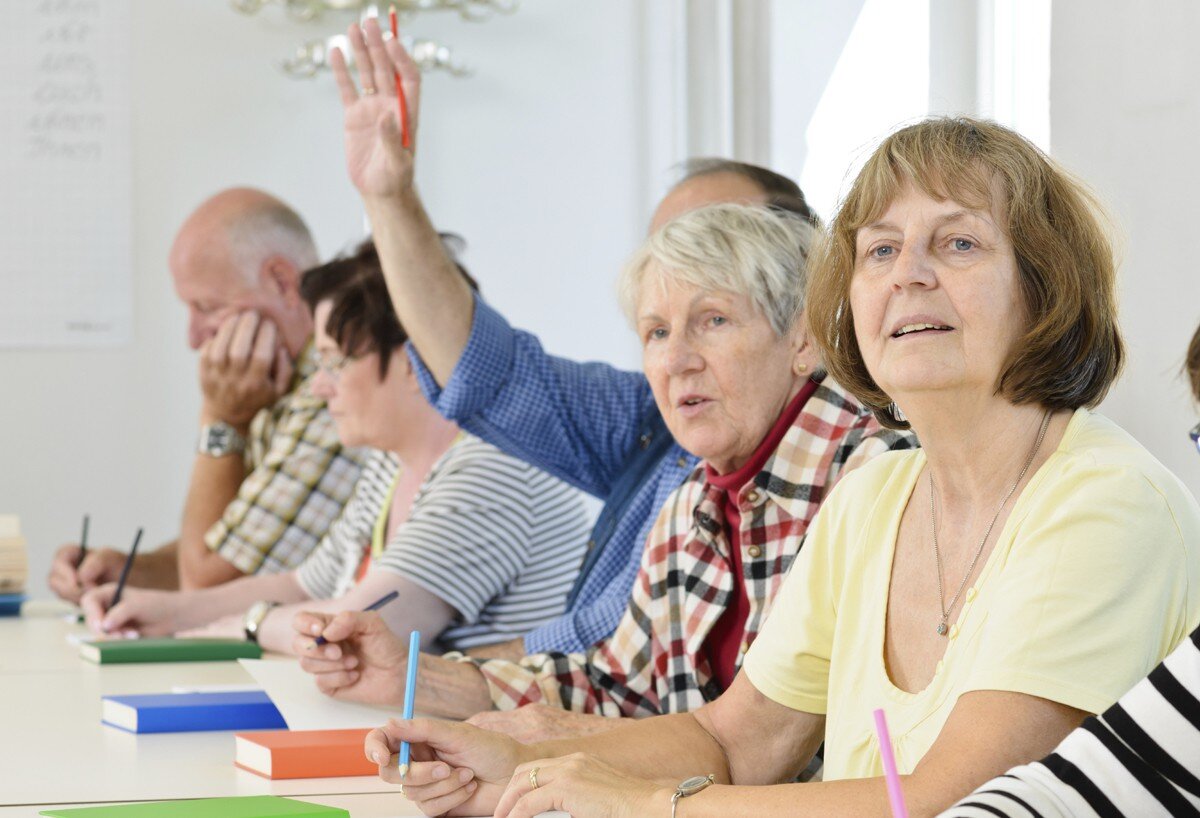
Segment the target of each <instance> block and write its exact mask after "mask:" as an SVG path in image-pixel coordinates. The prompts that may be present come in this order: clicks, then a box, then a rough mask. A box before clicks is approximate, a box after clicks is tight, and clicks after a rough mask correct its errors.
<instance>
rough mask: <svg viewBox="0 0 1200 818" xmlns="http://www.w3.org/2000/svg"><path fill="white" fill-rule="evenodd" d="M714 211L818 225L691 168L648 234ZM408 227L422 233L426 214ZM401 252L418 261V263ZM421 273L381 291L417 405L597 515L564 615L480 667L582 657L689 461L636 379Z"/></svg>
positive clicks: (451, 282) (551, 718)
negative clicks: (756, 208)
mask: <svg viewBox="0 0 1200 818" xmlns="http://www.w3.org/2000/svg"><path fill="white" fill-rule="evenodd" d="M410 104H413V107H414V108H415V104H414V103H412V101H411V100H410ZM725 202H735V203H745V204H762V205H767V206H771V207H775V208H778V209H781V210H786V211H789V212H792V213H795V214H797V215H799V216H801V217H802V218H804V219H807V220H809V221H810V222H812V223H814V224H815V223H816V219H815V217H814V215H813V213H812V212H811V211H810V209H809V207H808V205H807V203H806V202H805V199H804V194H803V193H802V191H801V190H800V187H799V186H798V185H797V184H796V183H795V182H793V181H792V180H791V179H788V178H787V177H785V176H782V175H780V174H777V173H774V172H772V171H769V170H766V169H764V168H760V167H756V166H754V165H748V164H744V163H740V162H733V161H728V160H722V159H693V160H692V161H690V162H688V163H686V165H685V168H684V175H683V178H682V180H681V181H680V182H678V183H677V184H676V185H675V187H674V188H672V189H671V190H670V191H669V192H668V194H667V195H666V197H665V198H664V199H663V200H662V202H661V203H660V204H659V206H658V208H657V209H656V211H655V213H654V216H653V218H652V220H651V223H650V227H649V230H650V232H651V233H653V232H655V231H656V230H657V229H658V228H659V227H661V226H662V225H664V224H666V223H667V222H668V221H670V220H672V219H674V218H675V217H676V216H678V215H680V214H682V213H684V212H686V211H689V210H693V209H695V208H699V207H703V206H705V205H710V204H717V203H725ZM406 218H411V216H407V215H406ZM416 218H417V219H418V221H419V220H423V219H424V218H425V216H424V213H423V212H422V213H420V215H419V216H417V217H416ZM431 229H432V228H431ZM403 252H404V254H405V255H406V256H408V257H413V258H417V257H421V253H422V250H420V249H419V248H415V247H414V248H404V251H403ZM422 266H427V269H416V268H415V266H414V268H413V269H411V270H405V271H404V273H405V274H404V275H403V276H393V277H392V278H391V279H389V282H388V286H389V289H390V290H391V293H392V300H393V302H394V303H395V304H396V305H397V311H398V313H399V314H400V315H401V316H402V319H401V320H402V321H403V322H404V324H405V326H406V327H409V328H410V338H411V341H412V343H411V345H410V349H411V350H413V352H412V353H410V354H412V358H413V362H414V364H415V365H416V368H417V371H418V374H419V376H420V379H421V385H422V388H423V389H424V391H425V394H426V397H428V398H429V400H430V401H431V402H432V403H433V404H434V406H436V407H437V409H438V410H439V411H440V412H441V413H442V414H443V415H445V416H446V417H447V418H449V419H450V420H453V421H454V422H455V423H457V424H458V425H459V426H461V427H462V428H463V429H465V430H467V431H469V432H470V433H471V434H474V435H476V436H478V437H480V438H481V439H483V440H485V441H487V442H489V443H491V444H493V445H495V446H497V447H498V448H499V449H501V450H502V451H505V452H507V453H509V454H512V455H515V456H517V457H520V458H521V459H523V460H525V461H527V462H529V463H531V464H532V465H535V466H537V467H538V468H540V469H542V470H544V471H546V472H548V473H550V474H552V475H554V476H556V477H559V478H561V479H563V480H565V481H567V482H568V483H570V484H572V485H574V486H577V487H579V488H580V489H582V490H584V491H586V492H588V493H589V494H592V495H593V496H595V497H598V498H600V499H601V500H603V501H604V503H605V505H604V508H603V510H602V511H601V513H600V515H599V517H598V519H597V522H596V525H595V527H594V529H593V530H592V533H591V535H590V537H589V542H588V547H589V548H588V554H587V556H586V557H585V560H584V564H583V567H582V570H581V572H580V576H579V578H578V580H577V581H576V583H575V586H574V588H573V589H572V591H571V594H570V596H569V597H568V607H567V610H566V612H565V613H564V614H563V616H561V617H560V618H558V619H556V620H553V621H551V622H549V623H548V624H546V625H543V626H542V627H540V628H538V629H536V630H534V631H531V632H530V633H528V634H526V635H525V637H524V639H519V640H514V641H513V642H511V643H507V644H505V645H502V646H497V647H495V648H492V649H489V651H488V655H491V656H495V657H498V658H512V659H517V658H520V657H521V656H523V655H525V654H535V653H543V652H547V651H562V652H580V651H584V650H586V649H587V648H588V647H590V646H591V645H593V644H595V643H596V642H598V641H600V640H602V639H604V638H606V637H608V636H609V635H611V634H612V632H613V631H614V629H615V628H616V626H617V623H618V622H619V620H620V618H621V615H622V614H623V613H624V612H625V609H626V606H627V605H628V603H629V597H630V590H631V588H632V586H633V582H634V578H635V577H636V576H637V572H638V566H639V564H640V562H641V556H642V546H643V544H644V543H645V542H646V537H647V534H648V533H649V531H650V528H651V526H652V524H653V523H654V520H655V518H656V517H657V515H658V512H659V510H660V509H661V508H662V507H663V504H664V503H665V501H666V499H667V497H668V496H669V495H670V494H671V492H672V491H674V490H675V489H676V488H678V487H679V485H680V484H681V483H682V482H683V480H684V478H685V477H687V475H688V474H689V473H690V472H691V471H692V470H693V469H694V468H695V466H696V463H697V459H696V458H695V457H694V456H693V455H691V454H689V453H688V452H686V451H684V450H683V449H682V448H681V447H680V446H679V445H678V444H676V443H675V441H674V440H673V439H672V438H671V435H670V433H669V432H668V431H667V429H666V426H665V424H664V423H663V420H662V418H661V416H660V414H659V411H658V409H657V407H656V406H655V402H654V397H653V395H652V394H651V391H650V386H649V384H648V383H647V381H646V378H645V376H644V375H643V374H642V373H641V372H632V371H624V370H619V369H615V368H613V367H609V366H605V365H602V364H595V363H590V364H581V363H577V362H575V361H568V360H564V359H562V358H556V357H554V356H552V355H550V354H548V353H547V352H546V351H545V350H544V349H543V348H542V346H541V344H540V343H539V341H538V339H537V338H536V337H535V336H533V335H531V334H529V333H527V332H522V331H519V330H516V329H514V328H513V327H512V326H510V325H509V324H508V322H507V321H505V319H504V318H503V317H502V316H501V315H500V314H499V313H497V312H496V311H495V310H494V309H492V308H491V307H490V306H489V305H488V304H486V303H485V302H483V301H481V300H478V299H475V298H474V297H473V296H472V294H471V292H470V291H469V290H466V289H460V288H459V287H458V285H457V282H456V280H455V279H454V276H453V275H448V274H447V269H448V270H449V272H450V273H453V269H452V268H447V269H443V265H439V264H437V263H433V264H429V265H422ZM472 722H473V723H476V724H479V725H480V726H485V727H488V728H490V729H496V730H500V731H503V732H505V733H509V734H510V735H512V736H514V737H515V738H519V739H521V740H541V739H546V738H553V737H556V736H560V735H580V733H581V732H590V731H593V730H603V729H607V728H608V727H609V726H611V724H610V722H611V720H610V719H606V718H602V717H598V716H589V715H583V714H579V713H573V712H570V711H567V710H563V709H560V708H554V707H548V706H545V705H527V706H525V707H522V708H519V709H517V710H507V711H488V712H485V713H480V714H478V715H477V716H475V717H473V718H472Z"/></svg>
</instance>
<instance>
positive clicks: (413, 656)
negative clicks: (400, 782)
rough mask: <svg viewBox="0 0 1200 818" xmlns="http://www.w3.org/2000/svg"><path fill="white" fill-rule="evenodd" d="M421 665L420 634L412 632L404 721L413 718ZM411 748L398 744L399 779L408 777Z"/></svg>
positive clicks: (406, 678) (403, 743)
mask: <svg viewBox="0 0 1200 818" xmlns="http://www.w3.org/2000/svg"><path fill="white" fill-rule="evenodd" d="M419 664H421V632H420V631H413V632H412V634H411V635H410V636H409V637H408V674H407V675H406V676H405V677H404V720H405V721H408V720H409V719H411V718H412V717H413V699H415V698H416V696H417V693H416V691H417V665H419ZM411 753H412V747H411V746H410V745H409V743H408V742H407V741H402V742H400V777H401V778H404V776H406V775H408V757H409V755H410V754H411Z"/></svg>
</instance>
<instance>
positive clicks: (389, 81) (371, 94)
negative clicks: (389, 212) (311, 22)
mask: <svg viewBox="0 0 1200 818" xmlns="http://www.w3.org/2000/svg"><path fill="white" fill-rule="evenodd" d="M348 36H349V39H350V48H351V50H352V51H353V53H354V63H355V66H356V68H357V73H358V79H359V83H360V84H361V86H362V91H361V92H360V91H359V88H358V86H357V85H356V84H355V82H354V80H353V79H352V78H351V76H350V70H349V68H348V67H347V65H346V58H345V55H344V54H342V52H341V50H340V49H334V50H333V51H332V52H331V53H330V58H329V62H330V65H331V67H332V68H333V76H334V79H335V80H336V82H337V86H338V91H339V92H340V94H341V98H342V108H343V109H344V111H345V140H346V169H347V170H348V171H349V173H350V181H352V182H353V183H354V186H355V187H357V188H358V190H359V193H361V194H362V196H363V198H364V199H376V198H381V199H386V198H392V197H400V196H403V195H405V194H407V193H409V192H411V190H412V184H413V149H414V146H415V143H416V134H417V111H418V108H419V102H420V97H421V72H420V70H419V69H418V68H417V65H416V63H414V62H413V61H412V58H411V57H410V56H409V55H408V52H407V51H405V50H404V46H402V45H401V44H400V42H399V41H398V40H397V39H396V38H392V39H390V40H388V41H387V42H384V40H383V32H382V31H381V30H380V28H379V22H378V21H377V20H376V19H375V18H370V19H368V20H367V21H366V22H365V23H363V24H362V26H361V27H360V26H359V25H358V24H357V23H355V24H352V25H351V26H350V30H349V32H348ZM396 73H399V74H400V80H401V83H402V84H403V87H404V96H405V98H406V101H407V111H408V128H409V135H410V137H411V139H410V144H409V146H408V147H407V148H406V147H405V146H404V145H403V141H402V134H401V126H400V121H399V120H400V109H399V104H400V103H399V100H398V99H397V96H396V80H395V75H396Z"/></svg>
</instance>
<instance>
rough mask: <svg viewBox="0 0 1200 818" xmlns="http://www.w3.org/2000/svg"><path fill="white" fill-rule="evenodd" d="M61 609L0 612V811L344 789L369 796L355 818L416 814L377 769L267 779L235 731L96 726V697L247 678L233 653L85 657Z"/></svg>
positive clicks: (237, 681)
mask: <svg viewBox="0 0 1200 818" xmlns="http://www.w3.org/2000/svg"><path fill="white" fill-rule="evenodd" d="M68 611H69V609H68V608H66V607H65V606H59V605H57V604H47V603H38V604H33V605H27V606H26V611H25V614H24V615H23V616H21V617H13V618H0V646H3V649H2V650H0V702H3V705H4V707H3V711H2V713H3V714H2V715H0V815H3V816H5V817H6V818H7V816H9V815H36V814H37V812H38V810H40V809H46V808H47V805H51V804H60V805H70V804H87V803H100V802H113V801H149V800H160V799H175V798H200V797H215V796H229V795H268V794H269V795H289V796H297V797H303V796H308V795H318V796H322V797H329V796H331V795H345V794H353V793H376V794H377V795H376V796H375V798H376V800H377V801H378V803H376V801H372V800H371V799H370V798H364V799H361V800H358V801H354V802H353V803H354V804H355V812H354V814H355V815H360V814H361V815H363V816H368V815H369V816H376V815H378V816H382V815H417V814H418V813H417V812H416V811H415V810H414V809H413V808H412V807H411V806H410V805H409V803H408V801H407V800H405V799H404V797H403V796H401V795H400V794H399V793H398V792H396V790H395V788H393V787H391V786H390V785H388V784H386V783H384V782H382V781H380V780H379V779H378V778H377V777H375V776H360V777H353V778H318V779H294V780H286V781H271V780H268V779H266V778H262V777H260V776H257V775H254V774H253V773H249V772H246V771H245V770H241V769H238V768H237V767H234V766H233V748H234V742H233V735H234V734H233V732H204V733H163V734H151V735H135V734H132V733H126V732H124V731H122V730H118V729H116V728H113V727H107V726H104V725H102V724H101V723H100V698H101V696H107V695H113V694H123V693H161V692H167V691H169V690H170V689H171V687H172V686H173V685H180V684H197V685H214V684H247V683H251V682H253V679H251V678H250V676H249V675H248V674H247V673H246V672H245V671H244V670H242V668H241V667H240V666H239V665H238V664H237V662H179V663H170V664H143V665H104V666H101V665H95V664H92V663H90V662H86V661H84V660H83V659H81V658H79V649H78V647H77V646H76V645H73V644H71V643H70V642H68V641H67V634H69V633H73V632H82V626H80V625H76V624H73V623H70V622H67V621H66V620H65V618H64V614H65V613H67V612H68ZM16 805H20V806H16ZM10 806H11V807H12V809H9V808H8V807H10Z"/></svg>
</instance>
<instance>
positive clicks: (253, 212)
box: [226, 201, 320, 283]
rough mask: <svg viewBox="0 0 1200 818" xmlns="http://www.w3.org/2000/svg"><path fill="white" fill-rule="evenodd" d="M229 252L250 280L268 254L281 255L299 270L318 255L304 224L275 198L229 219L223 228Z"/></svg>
mask: <svg viewBox="0 0 1200 818" xmlns="http://www.w3.org/2000/svg"><path fill="white" fill-rule="evenodd" d="M226 239H227V240H228V242H229V244H228V247H229V255H230V258H231V260H232V261H233V264H234V266H236V267H237V269H238V271H239V272H240V273H241V274H243V275H245V276H246V277H247V278H248V280H249V281H250V282H251V283H253V282H255V281H256V280H257V277H258V271H259V268H260V267H261V266H262V264H263V262H264V261H266V260H267V259H268V258H270V257H271V256H276V255H278V256H283V257H284V258H286V259H287V260H288V261H290V262H291V263H292V264H293V265H295V267H296V269H297V270H299V271H301V272H303V271H304V270H307V269H309V268H311V267H315V266H317V262H318V261H319V260H320V257H319V255H318V253H317V245H316V242H314V241H313V237H312V233H311V232H310V231H309V229H308V225H306V224H305V223H304V220H303V219H302V218H300V215H299V214H298V213H296V211H294V210H292V209H291V208H290V207H288V206H287V205H285V204H283V203H282V202H279V201H273V202H268V203H263V204H259V205H257V206H255V207H253V208H251V209H248V210H245V211H243V212H242V213H240V214H238V216H237V218H236V219H233V220H232V221H231V222H230V224H229V226H228V229H227V233H226Z"/></svg>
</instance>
